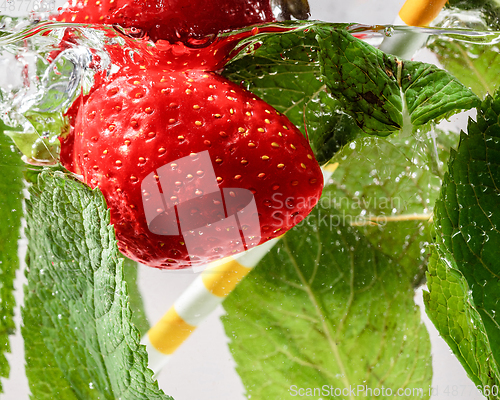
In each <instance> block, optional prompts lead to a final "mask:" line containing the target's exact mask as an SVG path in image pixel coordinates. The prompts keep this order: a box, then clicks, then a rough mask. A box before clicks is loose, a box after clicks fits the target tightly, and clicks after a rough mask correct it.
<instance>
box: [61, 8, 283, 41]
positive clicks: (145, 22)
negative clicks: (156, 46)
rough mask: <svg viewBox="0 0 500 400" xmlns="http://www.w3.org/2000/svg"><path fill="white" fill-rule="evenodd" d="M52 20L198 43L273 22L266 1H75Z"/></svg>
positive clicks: (155, 37) (156, 38)
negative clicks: (189, 40)
mask: <svg viewBox="0 0 500 400" xmlns="http://www.w3.org/2000/svg"><path fill="white" fill-rule="evenodd" d="M54 19H56V20H58V21H62V22H75V23H93V24H109V25H113V24H116V25H120V26H122V27H125V28H135V29H139V30H140V31H142V33H144V34H146V35H148V37H149V38H150V39H151V40H154V41H156V40H158V39H163V40H168V41H170V42H177V41H186V40H188V39H199V38H203V37H205V36H207V35H214V34H217V33H219V32H223V31H230V30H233V29H236V28H241V27H245V26H249V25H254V24H259V23H264V22H272V21H274V20H275V18H274V16H273V13H272V11H271V6H270V4H269V0H250V1H249V0H210V1H186V0H164V1H158V0H149V1H148V0H76V1H73V2H71V3H68V5H67V6H66V7H64V8H62V9H61V10H60V12H59V14H58V15H56V16H55V17H54Z"/></svg>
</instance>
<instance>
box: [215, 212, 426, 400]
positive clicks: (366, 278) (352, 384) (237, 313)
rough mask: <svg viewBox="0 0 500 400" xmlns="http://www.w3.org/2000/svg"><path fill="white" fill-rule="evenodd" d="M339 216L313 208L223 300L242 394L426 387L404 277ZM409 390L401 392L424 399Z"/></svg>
mask: <svg viewBox="0 0 500 400" xmlns="http://www.w3.org/2000/svg"><path fill="white" fill-rule="evenodd" d="M341 221H342V216H341V215H340V214H338V213H336V212H335V211H334V210H332V209H329V208H326V209H325V208H323V207H317V208H316V209H315V210H314V212H313V214H312V215H311V216H309V217H308V218H307V219H306V220H305V221H304V222H303V223H302V224H301V226H299V227H295V228H294V229H293V230H291V231H290V232H288V233H287V234H286V235H285V236H284V238H283V239H282V240H281V241H280V243H279V244H278V245H276V247H275V248H274V249H273V250H272V251H271V252H270V253H269V254H268V255H267V256H266V257H265V258H264V259H263V260H262V261H261V262H260V263H259V265H258V266H257V267H256V269H255V270H253V271H252V272H251V273H250V275H249V276H248V277H247V278H246V279H245V280H244V281H243V282H242V283H241V284H239V285H238V286H237V288H236V289H235V291H234V292H233V293H232V294H231V295H230V296H229V298H228V299H227V300H226V301H225V302H224V303H223V305H224V308H225V309H226V311H227V316H225V317H223V322H224V326H225V330H226V333H227V335H228V336H229V338H230V340H231V342H230V348H231V351H232V353H233V355H234V358H235V360H236V362H237V365H238V366H237V371H238V373H239V374H240V376H241V378H242V380H243V383H244V385H245V388H246V394H247V396H248V397H249V398H250V397H251V398H252V399H257V400H259V399H264V400H268V399H285V398H288V397H289V396H290V395H293V393H294V392H293V390H295V389H298V388H322V387H323V385H327V387H329V388H330V387H331V388H332V389H333V390H334V389H339V390H344V394H345V390H349V388H356V387H357V385H363V386H367V387H368V388H371V389H375V388H378V389H380V388H381V387H382V386H383V387H385V388H391V390H394V393H395V391H396V389H397V388H428V386H429V385H430V383H431V375H432V372H431V365H430V343H429V338H428V334H427V331H426V329H425V327H424V326H423V325H422V323H421V321H420V313H419V310H418V309H417V307H416V306H415V304H414V302H413V296H414V292H413V288H412V286H411V284H410V282H409V281H408V279H406V277H405V274H404V273H402V269H401V266H399V265H398V264H397V263H395V262H393V260H392V259H391V258H389V257H387V256H386V255H384V254H383V253H381V252H380V251H379V250H377V249H376V248H375V247H374V246H372V245H371V244H370V242H368V241H367V240H366V239H365V238H364V237H363V236H362V235H361V234H360V232H359V231H358V230H357V229H356V228H352V227H344V226H342V224H341ZM293 385H295V386H293ZM294 387H295V389H294ZM411 392H412V391H411V390H410V393H411ZM417 392H418V390H417V391H415V392H413V394H412V395H409V396H405V398H406V399H417V398H418V399H420V398H428V397H429V395H428V393H427V392H426V391H424V392H423V393H422V392H418V394H417ZM329 393H332V392H329ZM333 393H334V392H333ZM328 396H330V394H329V395H328ZM347 397H348V396H346V398H347ZM360 397H363V396H362V395H360ZM314 398H320V397H319V396H318V394H317V393H316V396H315V397H314ZM325 398H326V396H325ZM332 398H343V397H341V396H338V393H337V397H334V396H333V395H332Z"/></svg>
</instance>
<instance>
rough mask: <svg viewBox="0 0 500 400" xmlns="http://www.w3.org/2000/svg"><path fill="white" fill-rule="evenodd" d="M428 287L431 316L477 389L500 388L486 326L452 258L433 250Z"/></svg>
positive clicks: (426, 300)
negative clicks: (479, 386) (481, 387)
mask: <svg viewBox="0 0 500 400" xmlns="http://www.w3.org/2000/svg"><path fill="white" fill-rule="evenodd" d="M427 287H428V289H429V291H428V292H425V291H424V302H425V306H426V311H427V314H428V315H429V318H430V319H431V320H432V322H433V323H434V325H435V326H436V328H437V329H438V331H439V334H440V335H441V337H442V338H443V339H444V340H445V341H446V343H448V345H449V346H450V348H451V350H452V351H453V353H454V354H455V356H456V357H457V358H458V360H459V361H460V363H461V364H462V366H463V367H464V369H465V371H466V372H467V374H468V375H469V377H470V378H471V380H472V381H473V382H474V383H475V384H476V386H478V385H482V386H483V387H490V388H491V387H494V386H495V385H497V386H498V382H500V372H499V370H498V365H497V363H496V362H495V359H494V358H493V357H491V354H492V348H491V345H490V342H489V340H488V335H487V333H486V329H485V326H484V324H483V321H482V318H481V315H480V314H479V312H478V310H477V308H476V307H475V304H474V299H473V298H472V296H471V289H470V286H469V285H468V283H467V280H466V279H465V277H464V276H463V275H462V273H461V272H460V270H459V268H458V267H457V265H456V263H455V260H454V258H453V256H452V255H451V254H447V253H444V254H442V253H441V254H440V253H439V252H438V250H437V249H436V248H433V249H432V255H431V258H430V260H429V271H428V274H427ZM487 397H489V396H487ZM490 398H497V397H490Z"/></svg>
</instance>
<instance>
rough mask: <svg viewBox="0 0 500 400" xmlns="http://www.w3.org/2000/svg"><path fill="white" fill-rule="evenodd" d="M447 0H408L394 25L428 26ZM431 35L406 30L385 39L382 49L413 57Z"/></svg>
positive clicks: (408, 57)
mask: <svg viewBox="0 0 500 400" xmlns="http://www.w3.org/2000/svg"><path fill="white" fill-rule="evenodd" d="M446 2H447V0H406V2H405V3H404V4H403V7H401V10H400V11H399V14H398V17H397V18H396V21H394V25H407V26H415V27H426V26H428V25H429V24H430V23H431V22H432V21H433V20H434V19H435V18H436V17H437V16H438V14H439V12H440V11H441V10H442V9H443V7H444V5H445V4H446ZM428 37H429V35H427V34H425V33H422V32H405V33H404V34H399V35H394V36H392V37H387V38H385V39H384V41H383V42H382V44H381V45H380V50H382V51H384V52H386V53H389V54H393V55H395V56H398V57H401V58H406V59H411V58H412V57H413V55H414V54H415V52H416V51H417V50H418V49H420V48H421V47H422V46H423V45H424V44H425V42H426V41H427V38H428Z"/></svg>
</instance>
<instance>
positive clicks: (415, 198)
mask: <svg viewBox="0 0 500 400" xmlns="http://www.w3.org/2000/svg"><path fill="white" fill-rule="evenodd" d="M449 135H450V136H457V135H453V134H452V133H450V134H449ZM447 140H448V134H445V133H444V132H440V135H439V136H438V137H437V142H436V146H435V145H434V143H433V141H432V138H430V137H428V136H427V134H425V133H422V134H421V135H419V136H417V135H414V136H411V137H401V136H399V135H396V136H391V137H390V138H378V137H369V138H360V139H357V140H355V141H353V142H352V143H351V144H350V145H349V146H346V147H345V148H343V149H342V150H341V151H340V152H338V153H337V154H336V155H335V157H334V158H333V160H332V161H334V162H338V163H339V166H338V168H337V169H336V171H335V173H334V174H333V176H332V178H331V181H330V182H331V183H330V184H329V185H328V186H327V187H326V188H325V193H324V195H323V199H322V200H321V203H320V206H321V205H324V204H331V205H333V206H334V207H335V208H336V209H337V210H338V212H339V213H341V214H342V220H343V221H344V222H345V223H347V224H351V225H353V226H358V229H360V231H361V232H362V233H363V234H364V235H365V237H366V238H367V240H369V241H370V243H371V244H372V245H373V246H374V247H376V248H378V250H379V251H381V252H383V253H384V254H386V255H388V256H389V257H391V258H392V259H393V260H394V261H396V262H397V263H398V264H399V265H400V266H401V267H402V268H403V269H404V271H405V273H406V275H407V277H408V279H409V280H410V281H411V282H413V284H414V285H416V286H417V285H418V284H420V283H422V280H423V278H424V273H425V269H426V265H427V258H428V255H427V251H426V250H425V248H426V246H427V245H428V244H429V242H430V241H431V240H432V237H431V233H430V230H431V227H432V222H431V218H432V211H433V205H434V202H435V200H436V199H437V197H438V195H439V190H440V188H441V178H440V176H438V175H437V174H435V173H434V172H433V170H434V169H438V168H439V167H438V166H437V165H436V162H435V161H436V160H435V157H434V158H433V156H434V154H435V153H436V152H437V153H438V157H439V158H440V159H441V160H444V161H446V160H447V157H448V155H449V152H448V151H447V148H446V147H444V146H441V142H443V141H445V142H446V141H447ZM433 167H434V168H433Z"/></svg>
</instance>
